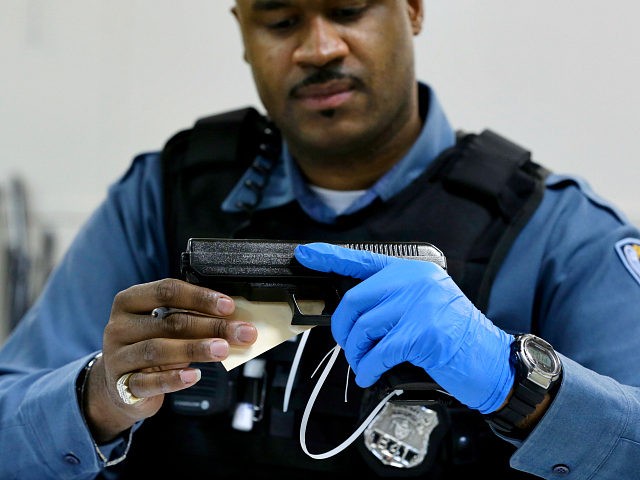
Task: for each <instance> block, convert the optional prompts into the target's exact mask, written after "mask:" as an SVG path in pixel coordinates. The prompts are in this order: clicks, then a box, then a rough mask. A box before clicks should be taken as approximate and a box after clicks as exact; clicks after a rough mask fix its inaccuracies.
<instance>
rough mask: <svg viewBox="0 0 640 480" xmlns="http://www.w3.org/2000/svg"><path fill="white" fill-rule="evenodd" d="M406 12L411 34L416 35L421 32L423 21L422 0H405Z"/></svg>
mask: <svg viewBox="0 0 640 480" xmlns="http://www.w3.org/2000/svg"><path fill="white" fill-rule="evenodd" d="M407 12H408V14H409V19H410V21H411V29H412V31H413V34H414V35H418V34H419V33H420V32H421V31H422V21H423V19H424V6H423V4H422V0H407Z"/></svg>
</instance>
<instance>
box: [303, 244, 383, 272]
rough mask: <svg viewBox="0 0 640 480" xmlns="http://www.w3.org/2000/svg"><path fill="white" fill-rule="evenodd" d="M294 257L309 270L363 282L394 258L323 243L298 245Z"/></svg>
mask: <svg viewBox="0 0 640 480" xmlns="http://www.w3.org/2000/svg"><path fill="white" fill-rule="evenodd" d="M294 255H295V257H296V259H297V260H298V261H299V262H300V263H301V264H302V265H304V266H305V267H307V268H311V269H313V270H318V271H320V272H329V273H337V274H338V275H346V276H349V277H353V278H359V279H362V280H364V279H365V278H369V277H370V276H371V275H373V274H374V273H377V272H379V271H380V270H382V269H383V268H384V267H386V266H387V265H388V264H389V261H390V260H392V257H388V256H386V255H381V254H378V253H373V252H369V251H367V250H354V249H351V248H345V247H340V246H338V245H332V244H330V243H322V242H316V243H307V244H305V245H298V246H296V248H295V250H294Z"/></svg>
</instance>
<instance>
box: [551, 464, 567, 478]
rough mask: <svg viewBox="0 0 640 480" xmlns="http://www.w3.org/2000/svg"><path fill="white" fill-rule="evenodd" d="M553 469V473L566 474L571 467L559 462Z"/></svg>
mask: <svg viewBox="0 0 640 480" xmlns="http://www.w3.org/2000/svg"><path fill="white" fill-rule="evenodd" d="M552 470H553V473H555V474H557V475H566V474H567V473H569V472H570V469H569V467H567V466H566V465H563V464H562V463H559V464H558V465H554V466H553V469H552Z"/></svg>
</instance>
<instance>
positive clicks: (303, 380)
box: [114, 108, 548, 479]
mask: <svg viewBox="0 0 640 480" xmlns="http://www.w3.org/2000/svg"><path fill="white" fill-rule="evenodd" d="M280 143H281V140H280V137H279V134H278V132H277V130H276V129H275V127H274V126H273V125H271V124H270V123H269V122H268V121H267V120H266V119H265V118H264V117H263V116H261V115H260V114H259V113H258V112H257V111H256V110H254V109H253V108H246V109H241V110H237V111H232V112H228V113H225V114H221V115H214V116H211V117H206V118H203V119H201V120H199V121H198V122H197V123H196V125H195V127H194V128H192V129H189V130H185V131H182V132H179V133H178V134H176V135H175V136H174V137H173V138H172V139H170V140H169V142H167V144H166V146H165V149H164V151H163V155H162V162H163V171H164V191H165V195H166V197H165V214H166V217H165V220H166V221H165V223H166V225H165V226H166V236H167V241H168V245H169V252H170V256H171V261H172V266H171V268H172V272H173V275H174V276H176V277H179V271H180V256H181V253H182V252H183V251H184V249H185V247H186V244H187V240H188V239H189V238H191V237H226V238H229V237H232V238H269V239H284V240H294V241H313V240H318V241H328V242H334V241H335V242H339V241H349V242H366V241H409V242H410V241H421V242H430V243H432V244H434V245H435V246H437V247H438V248H440V249H441V250H442V251H443V252H444V254H445V256H446V259H447V268H448V271H449V273H450V275H451V276H452V277H453V279H454V280H455V281H456V282H457V284H458V285H459V286H460V287H461V289H462V290H463V291H464V292H465V294H466V295H467V296H468V297H469V298H470V299H471V300H473V301H474V303H475V305H476V306H477V307H478V308H479V309H481V310H483V311H484V310H485V309H486V306H487V302H488V298H489V294H490V291H491V286H492V282H493V279H494V277H495V274H496V272H497V270H498V268H499V267H500V265H501V263H502V260H503V258H504V256H505V255H506V253H507V252H508V251H509V248H510V246H511V244H512V242H513V240H514V239H515V237H516V236H517V234H518V233H519V231H520V230H521V228H522V227H523V226H524V225H525V224H526V222H527V221H528V219H529V218H530V216H531V214H532V213H533V212H534V211H535V209H536V208H537V206H538V204H539V202H540V200H541V198H542V195H543V190H544V178H545V176H546V175H547V173H548V172H547V171H546V170H545V169H544V168H543V167H541V166H540V165H538V164H536V163H534V162H532V161H531V158H530V154H529V152H528V151H526V150H524V149H522V148H521V147H519V146H517V145H515V144H513V143H511V142H510V141H508V140H506V139H505V138H503V137H501V136H499V135H497V134H495V133H493V132H491V131H488V130H487V131H484V132H482V133H481V134H478V135H476V134H459V135H458V141H457V143H456V145H455V146H454V147H452V148H451V149H449V150H447V151H445V152H443V153H442V154H441V155H440V156H439V157H438V158H437V159H436V161H434V162H433V164H432V165H431V166H430V167H429V168H428V169H427V171H425V172H424V173H423V174H422V175H421V176H420V177H418V178H417V179H415V180H414V181H413V182H412V183H411V184H410V185H408V186H407V187H406V188H404V189H403V190H402V191H401V192H399V193H398V194H397V195H395V197H393V198H392V199H391V200H389V201H388V202H382V201H376V202H374V203H373V204H371V205H370V206H368V207H367V208H365V209H364V210H362V211H359V212H357V213H355V214H352V215H345V216H341V217H339V218H338V220H337V221H336V222H335V223H334V224H331V225H328V224H323V223H319V222H316V221H314V220H313V219H311V218H309V217H308V216H307V215H306V214H305V213H304V212H303V211H302V209H301V208H300V207H299V205H298V204H297V202H295V201H294V202H291V203H289V204H286V205H284V206H280V207H277V208H270V209H259V203H260V195H261V190H262V188H263V187H264V185H266V182H268V181H269V174H270V171H271V169H272V168H273V165H274V164H275V162H277V161H279V158H280ZM246 168H253V169H255V170H256V171H257V172H260V173H261V175H262V178H263V182H262V183H257V184H249V185H247V186H248V187H249V188H251V189H252V190H254V192H255V201H254V202H252V203H251V204H247V205H243V206H242V207H243V212H242V213H234V214H229V213H225V212H222V210H221V209H220V205H221V203H222V201H223V200H224V198H225V197H226V196H227V194H228V192H229V191H230V189H231V188H232V187H233V186H234V185H235V183H236V182H237V180H238V179H239V177H240V176H241V174H242V173H243V172H244V171H245V170H246ZM333 345H335V341H334V340H333V339H332V338H331V334H330V331H329V329H328V328H326V327H316V328H314V329H313V331H312V333H311V335H310V337H309V342H308V345H307V347H306V349H305V354H304V361H303V362H302V364H301V366H300V370H299V372H298V375H297V377H296V378H297V380H296V385H295V388H294V393H293V396H292V399H291V402H290V407H289V410H288V411H287V412H286V413H284V412H282V408H281V407H282V398H283V394H284V386H285V382H286V377H287V374H288V372H289V368H290V366H291V360H292V358H293V355H294V352H295V348H296V345H295V344H294V343H292V342H285V343H284V344H282V345H280V346H278V347H276V348H274V349H272V350H270V351H269V352H267V353H266V354H265V355H264V356H265V357H266V358H267V360H268V362H267V365H268V367H267V376H266V379H267V380H266V381H267V385H268V388H267V390H266V391H267V394H266V398H265V403H264V418H263V419H262V420H261V421H259V422H256V424H255V425H254V428H253V429H252V430H251V431H250V432H242V431H237V430H234V429H233V428H231V426H230V424H231V420H230V418H231V410H232V407H233V405H234V402H235V401H236V400H237V398H238V393H237V392H238V391H240V390H241V388H242V381H243V380H242V378H241V375H240V374H239V373H238V372H236V370H239V369H234V370H232V371H231V372H226V371H225V370H224V369H222V367H221V366H220V365H212V364H208V365H204V364H203V365H200V366H201V367H202V368H203V378H202V380H201V381H200V382H199V384H198V385H196V386H195V387H193V388H190V389H187V390H185V391H183V392H177V393H176V394H172V395H169V396H168V399H167V401H165V405H164V407H163V408H162V409H161V411H160V412H159V413H158V414H157V415H156V416H154V417H152V418H150V419H148V420H146V421H145V422H144V424H143V425H142V426H141V428H140V429H139V431H137V432H136V433H135V436H134V442H133V446H132V449H131V451H130V452H129V456H128V458H127V460H126V461H125V462H123V463H122V464H120V465H119V466H117V467H114V468H116V469H119V470H121V471H122V472H123V474H124V476H125V478H133V477H134V476H139V475H140V474H143V473H144V474H146V475H147V476H148V475H149V474H151V473H152V472H154V473H164V474H176V475H181V477H184V478H191V477H193V478H195V475H196V474H197V475H198V478H200V476H201V475H204V476H211V477H215V478H227V477H229V478H231V476H234V478H235V477H236V476H238V475H239V476H242V477H243V478H278V479H282V478H305V479H306V478H323V479H326V478H327V474H331V473H347V474H354V475H355V474H357V475H358V477H361V476H364V477H365V478H376V477H377V476H380V477H398V476H411V477H418V478H428V479H442V478H463V476H467V475H468V476H469V478H471V476H472V475H473V476H474V477H475V476H478V475H480V474H482V473H485V474H488V475H490V476H491V478H513V479H517V478H531V477H529V476H527V475H525V474H522V473H520V472H517V471H515V470H512V469H510V468H509V465H508V458H509V456H510V455H511V454H512V452H513V447H512V446H511V445H510V444H508V443H507V442H505V441H503V440H501V439H499V438H497V437H496V436H495V435H494V434H493V433H492V432H491V431H490V430H489V428H488V426H487V425H486V423H485V422H484V420H483V419H482V417H481V415H479V414H478V413H477V412H475V411H471V410H469V409H466V408H465V407H464V406H462V405H460V404H458V403H456V402H455V401H448V402H444V401H443V402H437V403H436V404H434V405H432V407H433V409H434V410H436V411H437V413H438V416H439V418H440V419H441V422H440V424H439V426H438V427H437V428H436V430H434V432H433V434H432V436H431V440H430V445H429V454H428V456H427V458H426V459H425V461H424V462H423V464H421V465H420V466H419V467H417V468H414V469H399V468H396V467H390V466H385V465H382V464H381V463H380V462H379V461H378V460H377V459H375V458H374V457H373V456H372V455H371V454H370V452H369V451H368V450H367V449H366V448H365V447H364V445H363V442H361V441H356V442H354V443H353V444H352V445H351V446H350V447H348V448H347V449H346V450H345V451H343V452H341V453H339V454H337V455H335V456H334V457H331V458H329V459H326V460H314V459H311V458H309V457H308V456H307V455H306V454H304V452H303V451H302V449H301V447H300V444H299V438H298V432H299V422H300V418H301V415H302V411H303V409H304V407H305V404H306V402H307V399H308V398H309V394H310V392H311V389H312V388H313V386H314V384H315V379H313V380H312V379H310V375H311V373H312V371H313V369H315V367H316V366H317V365H318V363H319V362H320V361H321V359H322V357H323V356H324V355H325V354H326V353H327V351H328V350H329V349H330V348H331V347H332V346H333ZM346 371H347V364H346V361H344V356H343V355H342V356H341V357H340V358H339V361H338V362H336V365H334V367H333V370H332V372H331V374H330V375H329V377H328V378H327V381H326V383H325V385H324V387H323V389H322V392H321V396H320V397H319V398H318V399H317V400H316V403H315V406H314V410H313V412H312V415H311V418H310V421H309V425H308V427H307V445H308V447H309V450H311V451H312V452H325V451H328V450H330V449H332V448H333V447H335V446H337V445H338V444H340V443H342V441H343V440H344V439H346V438H347V437H348V436H349V435H350V434H351V433H352V432H353V431H354V430H355V429H356V428H357V427H358V426H359V425H360V422H361V421H362V419H363V418H364V416H366V414H367V413H368V409H369V408H370V407H371V405H372V402H374V401H375V400H376V391H375V388H372V389H368V390H365V391H363V390H362V389H359V388H357V387H356V386H355V383H353V381H352V382H351V387H350V391H349V401H348V402H347V403H344V401H343V397H344V383H345V372H346ZM374 387H375V386H374ZM207 395H209V396H210V397H211V399H212V400H211V401H210V402H209V401H207V405H209V406H211V405H213V407H211V408H209V409H208V410H207V409H199V408H197V407H196V408H193V409H190V408H189V407H188V405H189V400H195V402H192V403H193V404H194V405H198V402H200V401H201V400H202V399H206V398H207ZM185 405H187V407H185ZM459 476H460V477H459Z"/></svg>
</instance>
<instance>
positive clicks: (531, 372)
mask: <svg viewBox="0 0 640 480" xmlns="http://www.w3.org/2000/svg"><path fill="white" fill-rule="evenodd" d="M510 362H511V364H512V365H513V366H514V367H515V373H516V378H515V383H514V387H513V392H512V394H511V397H510V398H509V400H508V401H507V404H506V405H505V406H503V407H502V408H501V409H499V410H497V411H495V412H493V413H490V414H488V415H486V417H485V419H486V420H487V422H488V423H489V424H490V425H491V426H492V427H493V428H494V430H496V431H497V432H498V433H501V434H503V435H506V436H508V437H513V438H520V439H523V438H524V437H526V435H527V434H528V433H529V430H528V429H527V428H523V427H522V426H521V425H522V423H523V421H524V419H525V418H526V417H528V416H529V415H530V414H532V413H533V412H534V411H535V409H536V407H537V406H538V405H539V404H540V403H542V401H543V400H544V399H545V397H546V396H547V395H549V396H551V397H553V396H554V395H555V392H556V390H557V387H558V386H559V385H560V377H561V375H562V363H561V362H560V358H559V357H558V355H557V353H556V352H555V350H554V349H553V347H552V346H551V344H549V343H548V342H546V341H545V340H543V339H541V338H539V337H537V336H535V335H532V334H530V333H524V334H520V335H516V337H515V340H514V341H513V343H512V344H511V356H510Z"/></svg>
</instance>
